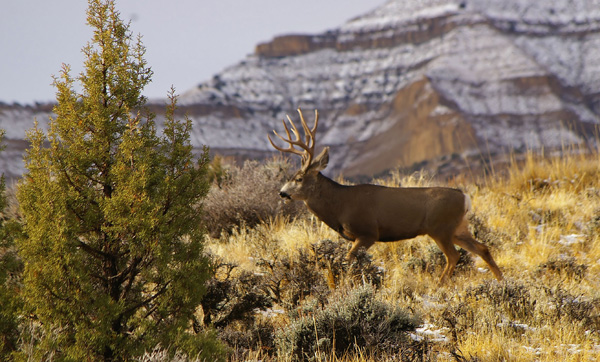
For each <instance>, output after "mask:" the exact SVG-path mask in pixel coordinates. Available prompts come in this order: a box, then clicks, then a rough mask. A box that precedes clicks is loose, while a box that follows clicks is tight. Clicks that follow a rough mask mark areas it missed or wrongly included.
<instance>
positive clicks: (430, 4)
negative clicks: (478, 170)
mask: <svg viewBox="0 0 600 362" xmlns="http://www.w3.org/2000/svg"><path fill="white" fill-rule="evenodd" d="M179 100H180V102H179V104H180V105H181V111H185V112H187V113H188V115H189V116H190V118H192V120H193V121H194V130H193V134H192V140H193V142H194V144H195V145H197V146H200V145H202V144H207V145H209V146H210V147H211V148H212V150H213V151H215V152H221V153H225V154H233V155H242V156H249V157H264V156H266V155H269V154H271V153H272V148H271V146H270V145H269V143H268V141H267V138H266V135H267V133H268V132H270V131H271V130H272V129H273V128H279V127H281V123H280V120H281V119H282V118H283V117H284V116H285V114H286V113H289V114H290V115H292V116H295V114H294V112H295V109H296V108H297V107H301V108H302V109H304V111H305V114H306V115H309V118H312V110H313V109H315V108H318V109H319V113H320V126H319V132H318V134H317V143H318V145H320V146H324V145H329V146H330V147H331V158H330V159H331V161H330V167H331V169H332V170H333V171H342V172H343V173H344V175H347V176H352V175H361V174H377V173H379V172H382V171H383V170H386V169H390V168H394V167H398V166H410V165H412V164H415V163H420V162H423V161H427V160H432V159H439V158H441V157H444V156H446V157H447V156H448V155H453V157H461V156H462V157H467V156H469V155H474V154H479V153H484V154H487V155H493V154H496V153H502V152H505V151H507V150H513V151H515V150H516V151H517V152H518V151H522V150H525V149H531V148H539V147H545V148H552V147H560V146H563V145H566V144H581V143H584V142H590V141H591V142H593V141H594V140H595V138H594V136H595V130H597V129H598V125H599V124H600V0H588V1H582V0H548V1H537V0H504V1H495V0H419V1H405V0H390V1H388V2H387V3H385V4H384V5H382V6H381V7H379V8H377V9H375V10H373V11H371V12H369V13H367V14H364V15H362V16H358V17H356V18H354V19H352V20H350V21H348V22H347V23H345V24H343V25H341V26H340V27H338V28H335V29H331V30H329V31H327V32H325V33H322V34H314V35H302V34H300V35H286V36H279V37H276V38H274V39H273V40H272V41H270V42H268V43H264V44H259V45H258V46H257V47H256V51H255V53H254V54H252V55H249V56H247V57H246V58H245V59H243V60H242V61H240V62H239V63H238V64H235V65H233V66H231V67H229V68H227V69H225V70H224V71H222V72H220V73H219V74H217V75H215V76H214V77H213V78H212V79H211V80H209V81H207V82H204V83H201V84H200V85H199V86H198V87H196V88H194V89H191V90H189V91H187V92H185V93H183V94H182V95H181V97H180V99H179ZM0 109H2V108H0ZM27 112H29V113H27ZM45 112H46V113H45ZM35 115H37V118H38V121H40V122H42V121H43V120H45V119H47V117H48V115H47V110H37V109H36V108H35V107H17V106H10V107H9V106H5V107H4V111H3V112H2V113H0V128H5V129H7V130H10V129H13V130H14V132H13V131H9V132H8V138H9V139H13V137H15V138H14V140H20V139H22V136H20V135H18V134H17V133H18V132H17V130H19V127H14V126H12V125H14V124H15V122H25V120H26V119H29V120H31V119H33V117H34V116H35ZM19 132H20V130H19ZM2 166H4V164H0V167H2ZM10 169H11V170H12V169H15V167H14V166H10Z"/></svg>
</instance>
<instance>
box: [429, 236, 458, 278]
mask: <svg viewBox="0 0 600 362" xmlns="http://www.w3.org/2000/svg"><path fill="white" fill-rule="evenodd" d="M432 238H433V240H435V243H436V244H437V246H438V247H439V248H440V249H441V250H442V252H443V253H444V256H445V257H446V267H445V268H444V271H443V272H442V276H441V277H440V281H439V284H443V283H444V282H445V281H446V280H447V279H449V278H450V276H451V275H452V273H454V268H455V267H456V264H457V263H458V259H460V254H459V253H458V251H457V250H456V248H455V247H454V244H453V243H452V238H451V237H437V236H436V237H434V236H432Z"/></svg>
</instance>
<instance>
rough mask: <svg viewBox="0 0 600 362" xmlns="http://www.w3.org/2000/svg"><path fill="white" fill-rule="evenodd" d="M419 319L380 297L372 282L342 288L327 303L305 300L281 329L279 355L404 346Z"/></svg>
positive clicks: (379, 350) (299, 356)
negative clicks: (321, 303) (348, 289)
mask: <svg viewBox="0 0 600 362" xmlns="http://www.w3.org/2000/svg"><path fill="white" fill-rule="evenodd" d="M419 323H420V322H419V320H418V319H417V318H416V317H415V316H413V315H410V314H409V313H407V312H406V311H404V310H402V309H400V308H398V307H397V306H393V305H391V304H389V303H386V302H385V301H383V300H381V299H379V298H378V297H377V295H376V293H375V289H374V288H373V287H372V286H371V285H368V284H367V285H365V286H361V287H358V288H356V289H352V290H350V291H340V292H338V293H336V294H335V295H333V296H331V297H330V298H329V299H328V303H327V305H326V306H324V307H323V308H318V307H317V306H315V305H314V303H307V304H305V305H304V308H303V310H302V311H301V312H300V315H299V316H298V317H296V318H294V319H293V320H292V321H291V322H290V324H289V325H288V326H287V327H286V328H285V329H281V330H279V331H278V333H277V336H276V344H277V348H278V353H279V355H280V356H286V357H288V358H289V357H291V359H292V360H294V361H304V360H309V359H311V358H314V357H317V358H318V357H321V356H331V355H336V356H341V355H344V354H346V353H347V352H350V351H352V350H353V349H356V350H358V349H360V350H363V351H366V353H369V354H371V355H374V356H375V355H377V354H383V353H389V352H391V351H401V350H402V349H404V348H409V347H411V346H412V345H413V344H414V341H412V340H411V339H410V337H409V336H408V335H407V333H406V332H407V331H412V330H414V329H415V328H416V327H417V326H418V325H419Z"/></svg>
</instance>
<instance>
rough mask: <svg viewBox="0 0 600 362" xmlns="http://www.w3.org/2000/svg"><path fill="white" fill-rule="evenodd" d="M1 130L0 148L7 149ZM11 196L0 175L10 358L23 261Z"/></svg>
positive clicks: (5, 354)
mask: <svg viewBox="0 0 600 362" xmlns="http://www.w3.org/2000/svg"><path fill="white" fill-rule="evenodd" d="M3 138H4V130H0V151H2V150H3V149H4V145H2V139H3ZM7 207H8V200H7V197H6V183H5V181H4V175H0V360H2V361H5V360H8V359H9V355H10V354H11V353H12V352H13V351H15V350H16V348H17V341H18V338H19V335H18V334H17V332H16V331H17V327H18V311H19V309H20V296H19V293H18V291H19V285H20V280H19V279H20V275H21V273H20V272H21V267H22V264H21V262H20V260H19V258H18V256H17V253H16V250H15V246H14V240H15V238H16V237H17V236H18V235H20V226H19V224H18V222H17V221H16V220H14V218H11V217H9V215H7V212H6V210H7Z"/></svg>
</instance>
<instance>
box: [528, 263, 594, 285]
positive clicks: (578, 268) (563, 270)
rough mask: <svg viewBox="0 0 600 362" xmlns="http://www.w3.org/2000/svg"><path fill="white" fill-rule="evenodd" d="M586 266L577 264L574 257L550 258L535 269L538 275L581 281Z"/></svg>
mask: <svg viewBox="0 0 600 362" xmlns="http://www.w3.org/2000/svg"><path fill="white" fill-rule="evenodd" d="M587 268H588V266H587V265H585V264H579V263H577V260H576V259H575V258H574V257H558V258H552V259H550V260H548V261H547V262H545V263H543V264H541V265H540V266H539V267H538V269H537V274H538V275H540V276H541V275H545V274H550V275H552V274H554V275H559V276H562V277H567V278H573V279H574V280H576V281H581V280H582V279H583V278H584V277H585V272H586V270H587Z"/></svg>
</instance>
